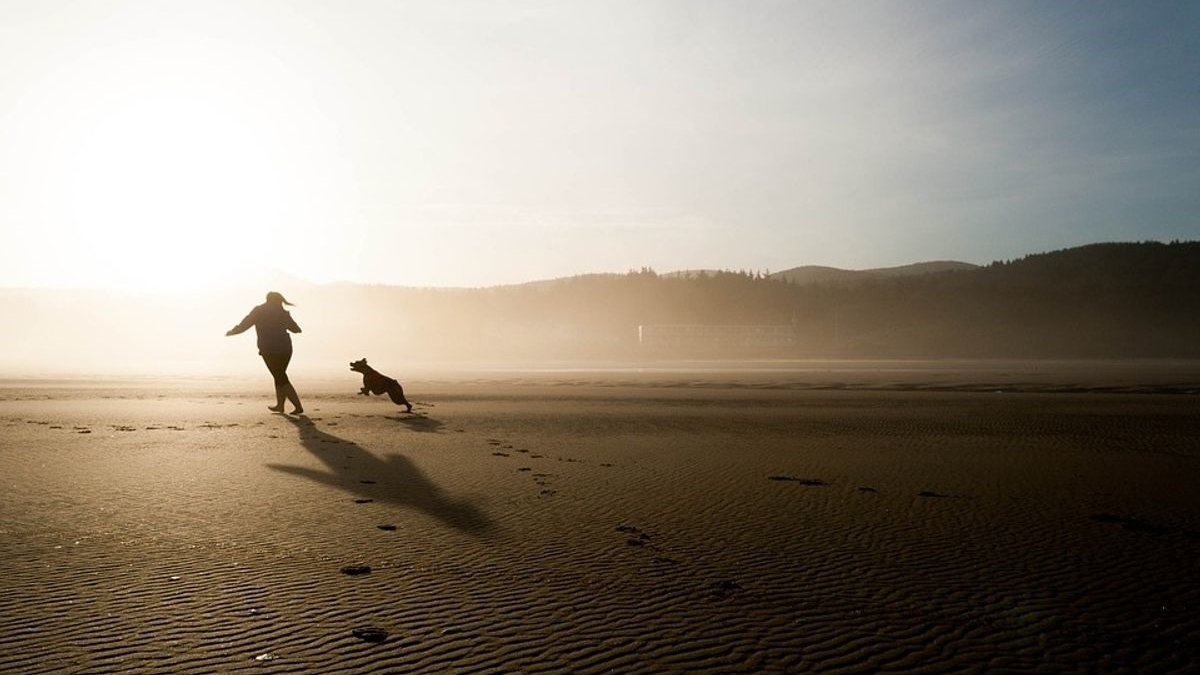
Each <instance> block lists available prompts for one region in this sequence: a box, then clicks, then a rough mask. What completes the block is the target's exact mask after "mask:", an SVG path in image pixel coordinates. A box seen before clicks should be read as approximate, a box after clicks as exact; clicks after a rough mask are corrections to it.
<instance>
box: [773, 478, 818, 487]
mask: <svg viewBox="0 0 1200 675" xmlns="http://www.w3.org/2000/svg"><path fill="white" fill-rule="evenodd" d="M767 480H774V481H781V482H790V483H799V484H801V485H812V486H817V487H819V486H822V485H829V483H826V482H825V481H823V480H821V479H820V478H796V477H794V476H767Z"/></svg>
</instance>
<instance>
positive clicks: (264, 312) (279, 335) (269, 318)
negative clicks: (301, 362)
mask: <svg viewBox="0 0 1200 675" xmlns="http://www.w3.org/2000/svg"><path fill="white" fill-rule="evenodd" d="M250 326H254V330H255V332H257V333H258V353H259V354H291V353H292V336H291V335H288V331H291V332H293V333H299V332H300V326H297V325H296V322H295V321H294V320H293V319H292V315H291V314H288V311H287V310H286V309H284V308H283V307H282V306H280V305H276V304H274V303H263V304H261V305H259V306H258V307H255V308H254V309H252V310H250V313H249V314H247V315H246V318H244V319H242V322H241V323H239V324H238V325H236V326H234V327H233V330H232V331H230V333H231V334H233V335H237V334H238V333H244V332H245V331H246V330H247V329H248V328H250Z"/></svg>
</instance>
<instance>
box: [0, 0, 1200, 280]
mask: <svg viewBox="0 0 1200 675" xmlns="http://www.w3.org/2000/svg"><path fill="white" fill-rule="evenodd" d="M1198 188H1200V4H1197V3H1194V2H1137V3H1130V2H1107V1H1103V0H1087V1H1079V2H1070V1H1062V2H1052V3H1051V2H983V1H976V2H970V1H965V0H963V1H958V2H929V1H918V2H846V1H844V0H843V1H836V2H824V1H821V0H816V1H808V2H759V1H750V0H738V1H733V2H715V1H703V0H679V1H676V2H657V1H654V0H631V1H621V0H602V1H595V2H592V1H586V2H573V1H570V0H552V1H544V2H526V1H520V0H517V1H513V2H484V1H481V2H459V1H455V0H438V1H436V2H401V1H386V2H383V1H370V0H357V1H354V2H349V1H340V0H339V1H332V0H329V1H305V0H257V1H256V0H243V1H239V2H224V1H220V0H204V1H202V2H174V1H171V0H155V1H140V2H135V1H130V2H116V1H109V0H91V1H77V2H62V1H58V0H39V1H38V2H27V1H15V0H0V286H4V287H11V286H21V287H47V286H48V287H100V288H107V287H117V288H127V289H128V288H133V289H147V290H160V289H163V290H165V289H183V288H199V287H204V286H206V285H211V284H218V283H223V282H225V281H228V280H233V279H240V278H247V276H248V275H250V276H252V275H254V274H258V273H262V271H263V270H270V271H272V273H275V272H277V273H279V274H283V275H286V276H287V277H288V278H297V279H304V280H308V281H312V282H316V283H327V282H332V281H353V282H363V283H386V284H402V285H416V286H477V285H492V284H501V283H513V282H520V281H527V280H533V279H541V278H549V277H557V276H565V275H572V274H582V273H591V272H614V271H616V272H619V271H624V270H628V269H633V268H641V267H644V266H645V267H653V268H655V269H657V270H658V271H663V272H665V271H671V270H676V269H694V268H726V269H752V270H781V269H785V268H789V267H793V266H797V265H804V264H822V265H832V266H838V267H845V268H853V269H863V268H870V267H880V266H890V265H900V264H906V263H910V262H916V261H922V260H945V259H955V260H963V261H967V262H976V263H987V262H990V261H992V260H996V259H1007V258H1015V257H1019V256H1021V255H1024V254H1028V253H1036V252H1041V251H1046V250H1053V249H1058V248H1065V247H1069V246H1076V245H1080V244H1085V243H1091V242H1098V241H1130V240H1144V239H1157V240H1170V239H1196V238H1200V219H1198V218H1197V216H1196V214H1197V213H1200V189H1198Z"/></svg>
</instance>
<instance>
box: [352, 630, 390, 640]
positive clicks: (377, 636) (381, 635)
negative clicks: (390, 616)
mask: <svg viewBox="0 0 1200 675" xmlns="http://www.w3.org/2000/svg"><path fill="white" fill-rule="evenodd" d="M351 634H352V635H354V637H356V638H358V639H359V640H362V641H364V642H375V643H379V642H383V641H384V640H387V638H388V634H387V631H385V630H383V629H381V628H371V627H365V628H355V629H354V630H353V631H351Z"/></svg>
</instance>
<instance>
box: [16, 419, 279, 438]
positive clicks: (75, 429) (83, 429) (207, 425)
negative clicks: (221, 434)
mask: <svg viewBox="0 0 1200 675" xmlns="http://www.w3.org/2000/svg"><path fill="white" fill-rule="evenodd" d="M24 422H25V423H27V424H37V425H39V426H43V427H46V428H47V429H53V430H55V431H70V432H72V433H76V434H90V433H93V432H94V431H95V429H93V428H92V427H91V426H88V425H79V424H76V425H72V426H70V427H66V426H64V425H62V424H54V423H51V422H47V421H45V420H24ZM264 424H265V422H255V426H262V425H264ZM105 426H106V427H107V428H108V429H109V430H110V431H112V432H114V433H130V432H135V431H187V430H188V427H185V426H182V425H178V424H165V425H161V426H160V425H156V424H151V425H149V426H144V427H141V428H138V427H136V426H134V425H132V424H109V425H105ZM238 426H241V425H240V424H238V423H237V422H229V423H226V424H221V423H218V422H208V421H206V422H202V423H200V424H197V425H195V426H194V427H193V428H195V429H210V430H211V429H227V428H232V427H238ZM270 438H278V436H270Z"/></svg>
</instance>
